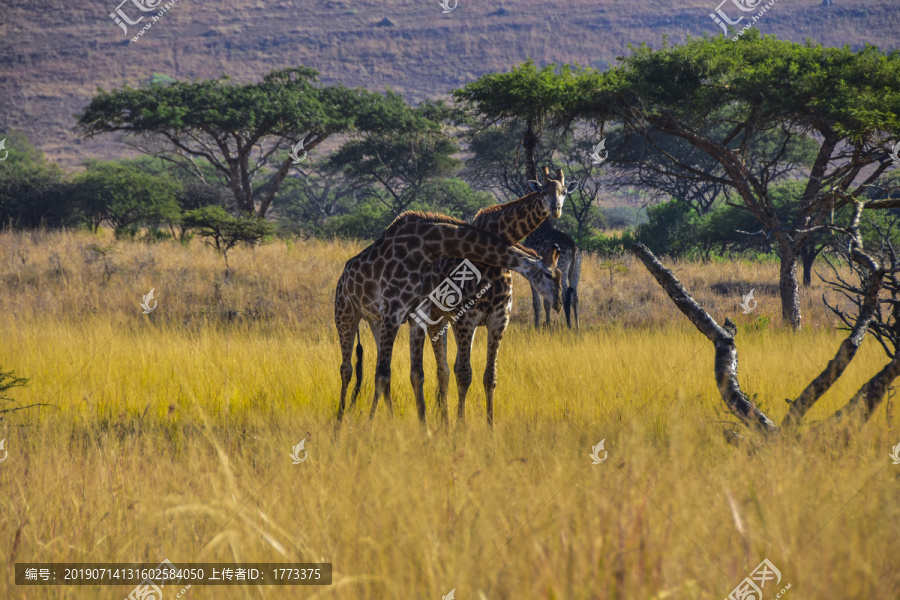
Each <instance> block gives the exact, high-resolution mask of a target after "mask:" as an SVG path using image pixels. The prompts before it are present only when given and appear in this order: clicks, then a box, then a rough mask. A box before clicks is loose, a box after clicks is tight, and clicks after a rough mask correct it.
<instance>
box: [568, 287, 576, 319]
mask: <svg viewBox="0 0 900 600" xmlns="http://www.w3.org/2000/svg"><path fill="white" fill-rule="evenodd" d="M569 289H570V290H572V314H573V315H574V316H575V329H578V290H576V289H575V288H569Z"/></svg>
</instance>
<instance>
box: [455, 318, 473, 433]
mask: <svg viewBox="0 0 900 600" xmlns="http://www.w3.org/2000/svg"><path fill="white" fill-rule="evenodd" d="M475 327H476V325H475V324H474V323H472V322H470V320H469V319H466V316H465V315H464V316H463V318H461V319H460V320H459V321H457V322H456V323H455V324H454V325H453V334H454V335H455V336H456V364H455V365H453V371H454V373H456V389H457V392H458V393H459V407H458V409H457V412H456V420H457V422H458V423H459V424H460V425H465V422H466V394H468V393H469V386H470V385H472V360H471V359H472V341H473V338H474V337H475Z"/></svg>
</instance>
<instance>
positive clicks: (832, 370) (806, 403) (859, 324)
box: [781, 250, 885, 428]
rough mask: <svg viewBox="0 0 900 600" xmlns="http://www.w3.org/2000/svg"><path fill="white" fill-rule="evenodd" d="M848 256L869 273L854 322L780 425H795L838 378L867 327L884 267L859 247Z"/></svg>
mask: <svg viewBox="0 0 900 600" xmlns="http://www.w3.org/2000/svg"><path fill="white" fill-rule="evenodd" d="M852 258H853V260H855V261H856V262H857V263H859V264H860V265H862V266H863V267H864V268H865V269H866V270H868V271H869V273H870V277H869V283H868V285H867V286H866V293H865V296H864V298H863V302H862V305H861V306H860V310H859V313H858V314H857V317H856V323H855V324H854V326H853V329H851V331H850V335H849V336H847V338H846V339H845V340H844V341H843V342H841V345H840V347H839V348H838V351H837V354H835V356H834V358H832V359H831V360H830V361H829V362H828V366H827V367H825V370H824V371H822V372H821V373H820V374H819V376H818V377H816V378H815V379H813V380H812V381H811V382H810V383H809V385H808V386H806V389H804V390H803V392H801V393H800V395H799V396H798V397H797V399H796V400H794V401H793V402H792V403H791V408H790V410H789V411H788V413H787V415H785V417H784V420H783V421H782V422H781V426H782V427H785V428H789V427H796V426H797V425H799V424H800V421H802V420H803V417H804V416H805V415H806V413H807V412H808V411H809V409H810V408H812V406H813V404H815V403H816V401H817V400H818V399H819V398H821V397H822V395H823V394H825V392H827V391H828V390H829V388H831V386H832V385H833V384H834V382H836V381H837V380H838V379H840V377H841V375H843V374H844V370H845V369H846V368H847V366H848V365H849V364H850V361H852V360H853V358H854V357H855V356H856V352H857V350H859V346H860V344H862V342H863V339H864V338H865V337H866V332H868V330H869V323H871V322H872V317H873V316H874V314H875V311H876V310H877V309H878V292H879V291H881V285H882V283H883V282H884V276H885V271H884V270H882V269H881V268H880V267H879V265H878V263H876V262H875V261H874V260H873V259H872V258H871V257H869V256H867V255H866V254H863V253H862V252H860V251H859V250H854V251H853V254H852ZM857 395H859V393H857ZM854 398H855V396H854ZM852 402H853V401H852V400H851V403H852ZM848 406H849V405H848Z"/></svg>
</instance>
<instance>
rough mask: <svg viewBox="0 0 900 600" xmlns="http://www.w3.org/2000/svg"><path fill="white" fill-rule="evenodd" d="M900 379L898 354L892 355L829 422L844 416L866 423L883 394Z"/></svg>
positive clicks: (899, 355) (899, 358)
mask: <svg viewBox="0 0 900 600" xmlns="http://www.w3.org/2000/svg"><path fill="white" fill-rule="evenodd" d="M897 377H900V352H898V353H896V354H894V358H892V359H891V362H889V363H888V364H887V365H885V367H884V368H883V369H881V370H880V371H879V372H878V373H877V374H876V375H875V376H874V377H872V379H870V380H869V381H867V382H865V383H864V384H863V386H862V387H861V388H859V390H857V392H856V393H855V394H853V397H852V398H850V401H849V402H848V403H847V404H846V405H845V406H844V407H843V408H841V409H840V410H839V411H837V412H836V413H834V415H833V416H832V417H831V419H830V422H831V423H834V422H838V421H840V420H841V419H843V418H844V417H845V416H857V417H859V419H860V420H861V421H863V422H865V421H868V420H869V417H871V416H872V413H874V412H875V409H876V408H878V406H879V405H880V404H881V402H882V400H884V396H885V394H887V391H888V390H889V389H890V387H891V384H893V383H894V381H895V380H896V379H897Z"/></svg>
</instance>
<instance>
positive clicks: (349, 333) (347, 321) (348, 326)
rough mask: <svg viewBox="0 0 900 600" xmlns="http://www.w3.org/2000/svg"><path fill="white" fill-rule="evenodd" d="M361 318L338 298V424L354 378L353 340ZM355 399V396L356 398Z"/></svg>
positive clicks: (336, 309) (336, 313) (336, 307)
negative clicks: (351, 380)
mask: <svg viewBox="0 0 900 600" xmlns="http://www.w3.org/2000/svg"><path fill="white" fill-rule="evenodd" d="M359 321H360V317H359V315H358V314H356V312H355V311H354V310H353V308H352V307H351V306H350V305H349V303H347V302H345V301H343V299H342V298H341V297H340V296H338V299H337V300H336V301H335V324H336V325H337V330H338V340H339V342H340V346H341V369H340V372H341V399H340V402H339V403H338V413H337V420H338V423H340V422H341V420H342V419H343V418H344V409H345V405H346V401H347V387H348V386H349V385H350V379H351V378H352V377H353V365H352V357H353V338H354V337H356V333H357V331H358V330H359ZM354 398H355V396H354Z"/></svg>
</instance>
